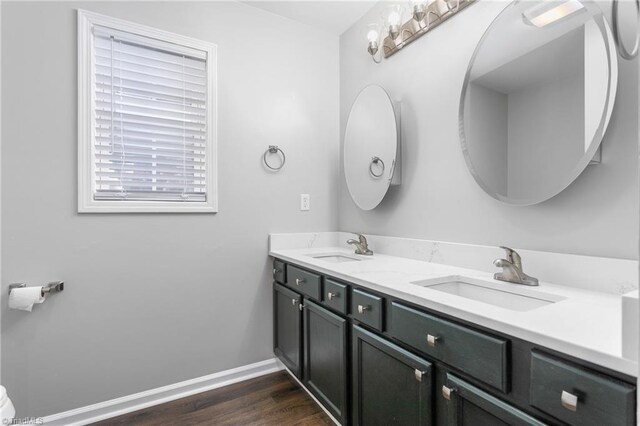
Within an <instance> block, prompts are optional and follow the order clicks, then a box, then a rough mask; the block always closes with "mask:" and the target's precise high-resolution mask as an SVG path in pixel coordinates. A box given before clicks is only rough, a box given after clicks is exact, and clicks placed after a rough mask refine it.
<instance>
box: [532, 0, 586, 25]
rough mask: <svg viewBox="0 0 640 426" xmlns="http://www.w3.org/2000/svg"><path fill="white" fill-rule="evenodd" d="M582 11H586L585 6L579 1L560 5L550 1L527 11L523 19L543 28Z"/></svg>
mask: <svg viewBox="0 0 640 426" xmlns="http://www.w3.org/2000/svg"><path fill="white" fill-rule="evenodd" d="M581 10H584V5H583V4H582V3H580V1H578V0H568V1H566V2H564V3H560V4H558V2H555V1H549V2H545V3H544V4H542V5H540V6H536V7H534V8H531V9H529V10H527V11H525V12H524V13H523V14H522V18H523V20H524V22H525V23H527V24H529V25H533V26H535V27H538V28H543V27H546V26H547V25H551V24H553V23H554V22H557V21H559V20H561V19H564V18H566V17H567V16H570V15H573V14H574V13H576V12H579V11H581Z"/></svg>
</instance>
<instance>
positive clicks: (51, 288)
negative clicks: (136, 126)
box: [9, 281, 64, 297]
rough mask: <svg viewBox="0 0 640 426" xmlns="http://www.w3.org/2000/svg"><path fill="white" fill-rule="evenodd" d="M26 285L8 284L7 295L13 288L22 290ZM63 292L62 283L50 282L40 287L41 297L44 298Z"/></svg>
mask: <svg viewBox="0 0 640 426" xmlns="http://www.w3.org/2000/svg"><path fill="white" fill-rule="evenodd" d="M26 286H27V285H26V284H25V283H15V284H9V294H11V290H13V289H14V288H24V287H26ZM62 290H64V281H51V282H50V283H48V284H46V285H43V286H42V290H41V293H42V296H43V297H44V296H46V295H47V294H55V293H60V292H61V291H62Z"/></svg>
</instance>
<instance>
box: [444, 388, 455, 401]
mask: <svg viewBox="0 0 640 426" xmlns="http://www.w3.org/2000/svg"><path fill="white" fill-rule="evenodd" d="M455 391H456V389H455V388H448V387H446V386H445V385H443V386H442V396H443V398H444V399H446V400H447V401H451V396H452V394H453V393H454V392H455Z"/></svg>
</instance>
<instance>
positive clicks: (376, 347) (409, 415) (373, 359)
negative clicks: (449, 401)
mask: <svg viewBox="0 0 640 426" xmlns="http://www.w3.org/2000/svg"><path fill="white" fill-rule="evenodd" d="M352 348H353V404H354V413H353V420H354V424H355V425H365V426H375V425H381V426H384V425H401V426H406V425H412V426H426V425H431V424H432V416H433V412H432V411H433V392H432V388H433V373H432V366H431V363H429V362H428V361H426V360H424V359H422V358H420V357H417V356H415V355H413V354H412V353H410V352H407V351H405V350H404V349H402V348H400V347H399V346H396V345H394V344H393V343H391V342H389V341H387V340H386V339H384V338H382V337H379V336H377V335H375V334H373V333H370V332H368V331H366V330H365V329H363V328H361V327H358V326H353V346H352Z"/></svg>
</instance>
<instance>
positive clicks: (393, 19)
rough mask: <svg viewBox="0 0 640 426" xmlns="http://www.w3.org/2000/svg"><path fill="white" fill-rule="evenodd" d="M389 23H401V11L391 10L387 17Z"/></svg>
mask: <svg viewBox="0 0 640 426" xmlns="http://www.w3.org/2000/svg"><path fill="white" fill-rule="evenodd" d="M387 23H388V24H389V25H399V24H400V13H399V12H397V11H395V10H394V11H391V13H389V16H388V17H387Z"/></svg>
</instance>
